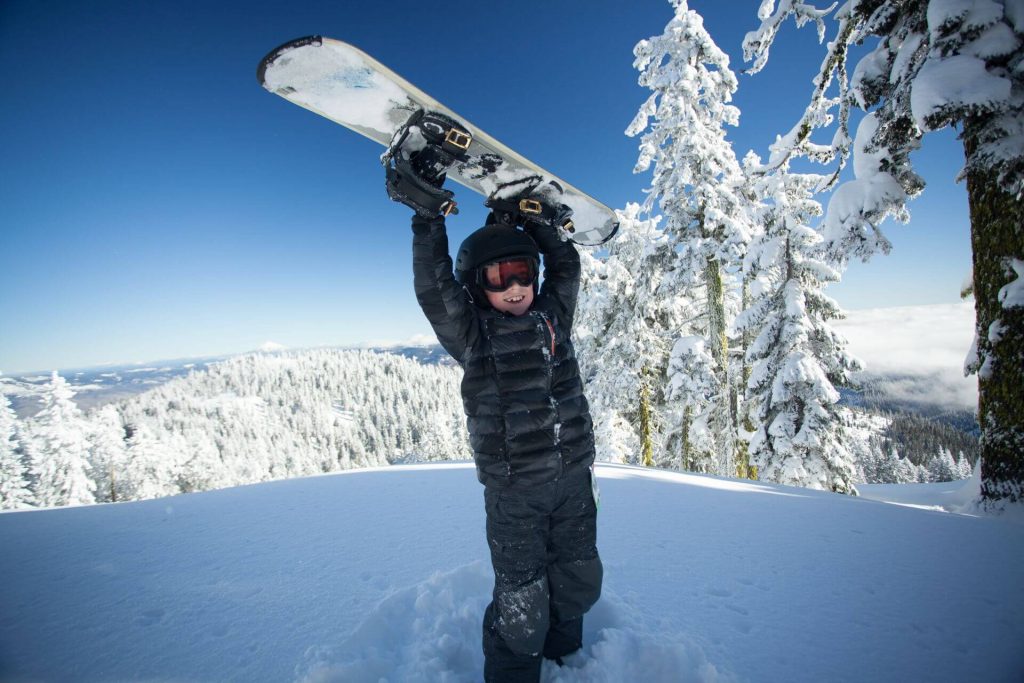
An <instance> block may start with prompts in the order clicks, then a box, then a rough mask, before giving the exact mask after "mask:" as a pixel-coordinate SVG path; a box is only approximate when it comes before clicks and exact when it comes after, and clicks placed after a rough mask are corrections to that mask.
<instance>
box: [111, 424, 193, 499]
mask: <svg viewBox="0 0 1024 683" xmlns="http://www.w3.org/2000/svg"><path fill="white" fill-rule="evenodd" d="M130 431H131V436H130V437H128V458H127V462H126V463H125V467H124V470H123V471H124V474H123V477H122V479H123V486H124V490H125V491H126V492H127V496H128V498H129V499H131V500H147V499H149V498H160V497H163V496H172V495H174V494H176V493H180V492H181V489H180V488H179V487H178V484H177V481H176V477H177V475H178V471H177V468H176V467H175V465H176V460H177V456H178V454H179V452H180V451H176V450H174V449H173V448H172V447H171V446H170V444H169V443H168V439H166V438H161V437H160V436H158V435H157V434H155V433H154V431H153V429H152V428H151V427H150V426H149V425H148V424H133V425H130Z"/></svg>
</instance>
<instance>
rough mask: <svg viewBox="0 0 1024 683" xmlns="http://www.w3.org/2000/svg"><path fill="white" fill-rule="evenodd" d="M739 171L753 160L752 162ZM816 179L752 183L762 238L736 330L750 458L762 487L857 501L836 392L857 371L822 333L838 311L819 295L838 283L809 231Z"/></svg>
mask: <svg viewBox="0 0 1024 683" xmlns="http://www.w3.org/2000/svg"><path fill="white" fill-rule="evenodd" d="M747 164H748V166H750V167H758V166H760V160H759V159H757V158H756V157H755V156H754V155H750V156H749V157H748V159H747ZM819 180H820V179H819V178H818V177H816V176H813V175H808V174H791V173H789V172H788V169H787V168H786V167H785V166H782V167H781V168H779V169H777V170H776V172H775V173H773V174H771V175H764V176H761V177H760V179H759V181H758V184H757V194H758V195H759V196H761V197H763V198H764V200H765V202H766V204H765V206H764V207H763V210H762V212H761V220H762V221H763V223H764V230H763V232H761V233H760V234H759V236H758V237H757V238H756V239H755V241H754V243H753V244H752V245H751V247H750V250H749V251H748V252H747V259H746V263H745V269H746V271H747V273H748V276H749V279H750V281H751V295H752V296H751V305H750V307H749V308H748V309H747V310H746V311H744V312H743V313H742V314H741V315H740V316H739V317H738V318H737V321H736V327H737V329H738V330H740V331H741V332H749V333H751V334H752V335H753V336H754V341H753V342H752V344H751V346H750V347H749V349H748V350H747V359H748V360H749V361H750V363H751V365H752V369H751V376H750V380H749V382H748V385H747V388H748V392H749V393H748V400H749V401H750V403H751V408H752V411H753V412H754V414H755V416H756V418H757V419H756V421H755V422H756V424H757V425H758V426H757V430H756V432H755V434H754V436H753V437H752V439H751V442H750V454H751V457H752V459H753V460H754V462H755V463H756V464H757V467H758V473H759V476H760V477H761V478H762V479H765V480H768V481H776V482H779V483H783V484H790V485H795V486H809V487H812V488H819V489H825V490H831V491H837V492H840V493H856V489H855V488H854V485H853V480H854V477H855V463H854V458H853V456H852V455H851V453H850V451H849V449H848V448H847V447H846V445H845V442H846V437H845V435H844V430H843V421H842V417H841V416H840V414H839V409H838V406H837V404H838V402H839V392H838V391H836V386H843V385H848V384H849V383H850V380H849V373H850V372H851V371H854V370H857V369H859V364H858V362H857V361H856V360H855V359H853V358H852V357H851V356H849V355H848V354H847V353H846V351H845V348H844V347H845V342H844V341H843V340H842V339H841V338H840V337H839V336H838V335H837V334H836V333H835V332H834V331H833V330H832V329H831V327H830V326H829V324H828V321H829V320H832V319H835V318H839V317H841V312H840V310H839V307H838V305H837V304H836V303H835V301H833V300H832V299H831V298H829V297H828V296H826V295H825V293H824V288H825V286H826V285H827V284H828V283H830V282H835V281H837V280H838V279H839V274H838V273H837V272H836V271H835V270H833V269H832V268H830V267H829V266H828V265H827V264H825V263H824V262H823V261H822V260H821V256H822V249H821V243H822V237H821V235H819V234H818V233H817V232H815V231H814V230H813V229H811V228H810V227H809V226H808V222H809V221H810V220H811V218H812V217H814V216H817V215H819V214H820V213H821V206H820V205H819V204H818V203H817V202H816V201H814V200H813V199H812V192H813V188H814V186H815V185H816V184H817V183H818V182H819Z"/></svg>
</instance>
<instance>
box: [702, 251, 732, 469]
mask: <svg viewBox="0 0 1024 683" xmlns="http://www.w3.org/2000/svg"><path fill="white" fill-rule="evenodd" d="M704 287H705V290H706V292H707V311H708V347H709V349H710V351H711V357H712V358H714V359H715V363H716V364H717V365H718V369H717V372H716V380H717V381H716V384H717V385H718V388H717V392H716V393H717V398H716V401H715V402H716V405H715V406H714V408H713V409H712V410H713V411H714V412H713V414H712V415H713V416H712V419H711V420H710V421H709V423H710V425H711V426H712V427H713V428H715V429H716V431H717V432H718V433H717V434H715V442H716V443H717V445H718V448H719V453H718V454H716V455H717V457H718V459H719V460H721V461H724V462H721V463H720V465H719V467H720V469H719V471H718V472H717V473H716V474H726V475H727V474H729V473H730V472H731V471H732V469H733V461H734V459H735V454H734V453H733V452H732V450H733V448H734V441H735V437H734V435H735V431H736V430H735V429H734V427H733V424H734V423H733V420H732V411H731V406H730V404H731V402H732V401H731V398H730V393H731V392H732V391H733V387H732V384H731V383H730V382H729V338H728V336H727V335H726V329H725V327H726V326H725V286H724V284H723V282H722V266H721V264H720V263H719V262H718V259H714V258H709V259H708V260H707V263H706V264H705V267H704Z"/></svg>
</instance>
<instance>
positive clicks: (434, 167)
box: [381, 109, 473, 218]
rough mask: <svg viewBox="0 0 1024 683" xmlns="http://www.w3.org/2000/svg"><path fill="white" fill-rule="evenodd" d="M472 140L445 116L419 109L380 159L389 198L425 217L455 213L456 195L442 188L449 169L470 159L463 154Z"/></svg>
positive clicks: (468, 134) (467, 132)
mask: <svg viewBox="0 0 1024 683" xmlns="http://www.w3.org/2000/svg"><path fill="white" fill-rule="evenodd" d="M411 133H415V135H412V136H410V134H411ZM472 139H473V138H472V135H470V133H469V131H467V130H466V129H465V128H464V127H463V126H462V125H461V124H460V123H459V122H458V121H456V120H455V119H452V118H450V117H448V116H445V115H444V114H440V113H438V112H425V111H423V110H422V109H420V110H419V111H417V112H416V113H414V114H413V115H412V116H411V117H409V120H408V121H407V122H406V123H405V125H404V126H403V127H402V128H401V129H400V130H399V131H398V132H397V133H396V134H395V138H394V140H393V141H392V142H391V145H389V147H388V151H387V152H385V153H384V156H382V157H381V160H382V161H383V162H384V168H385V175H386V183H385V187H386V189H387V193H388V196H389V197H391V199H393V200H394V201H396V202H401V203H402V204H405V205H407V206H410V207H412V208H413V209H414V210H415V211H416V213H417V214H419V215H421V216H423V217H425V218H430V217H432V216H436V215H438V214H439V213H440V214H444V215H448V214H449V213H458V212H459V211H458V209H457V208H456V205H455V201H454V199H453V198H454V196H455V194H454V193H453V192H451V191H450V190H445V189H444V188H443V185H444V181H445V178H446V175H447V171H448V169H450V168H451V167H452V166H454V165H455V164H456V163H459V162H465V161H467V160H468V159H469V157H468V156H467V154H466V151H467V150H468V149H469V145H470V143H471V142H472ZM412 140H415V141H416V143H411V141H412Z"/></svg>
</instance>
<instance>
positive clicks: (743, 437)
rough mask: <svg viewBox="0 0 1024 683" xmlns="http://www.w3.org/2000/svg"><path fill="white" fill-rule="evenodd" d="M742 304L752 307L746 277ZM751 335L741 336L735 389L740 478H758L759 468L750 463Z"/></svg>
mask: <svg viewBox="0 0 1024 683" xmlns="http://www.w3.org/2000/svg"><path fill="white" fill-rule="evenodd" d="M742 305H743V310H744V311H745V310H747V308H749V307H750V283H749V282H748V281H747V279H746V278H745V277H744V278H743V292H742ZM750 337H751V334H750V332H749V331H748V330H744V332H743V334H742V335H741V337H740V346H741V349H742V354H743V357H742V361H741V368H742V369H741V370H740V382H739V385H738V387H737V388H736V390H735V394H736V396H737V399H738V400H741V401H742V403H741V405H740V414H739V416H738V418H736V419H737V425H739V424H742V426H743V429H742V430H740V429H737V430H736V432H737V433H736V476H737V477H739V478H740V479H757V468H756V467H754V466H752V465H751V464H750V438H749V437H748V436H747V435H748V434H751V433H753V431H754V430H755V429H756V427H755V426H754V421H753V420H752V419H751V417H750V403H749V402H748V401H747V382H749V381H750V374H751V372H752V371H753V368H751V366H750V362H749V361H748V360H747V349H749V348H750Z"/></svg>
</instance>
